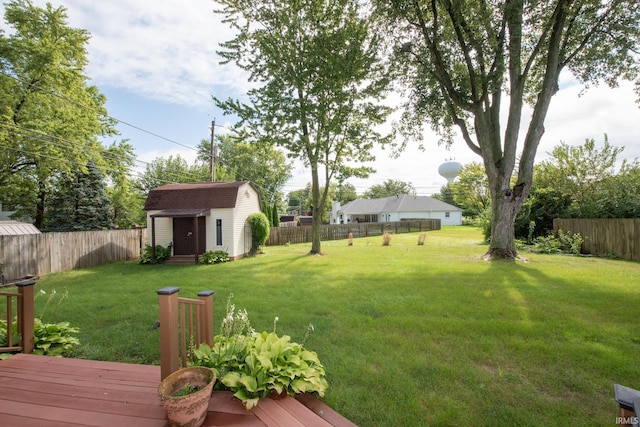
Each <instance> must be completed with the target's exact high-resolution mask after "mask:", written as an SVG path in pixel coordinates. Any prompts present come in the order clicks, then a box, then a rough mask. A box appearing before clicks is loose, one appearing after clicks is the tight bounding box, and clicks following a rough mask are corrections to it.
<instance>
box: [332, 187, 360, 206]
mask: <svg viewBox="0 0 640 427" xmlns="http://www.w3.org/2000/svg"><path fill="white" fill-rule="evenodd" d="M357 198H358V192H357V191H356V187H355V185H353V184H351V183H348V182H345V183H339V184H338V187H337V188H336V200H337V201H339V202H340V204H341V205H346V204H347V203H349V202H351V201H353V200H355V199H357Z"/></svg>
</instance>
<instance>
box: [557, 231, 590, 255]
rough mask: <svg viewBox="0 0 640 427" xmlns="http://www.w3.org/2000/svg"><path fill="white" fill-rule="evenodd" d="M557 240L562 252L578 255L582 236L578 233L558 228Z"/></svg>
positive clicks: (582, 241)
mask: <svg viewBox="0 0 640 427" xmlns="http://www.w3.org/2000/svg"><path fill="white" fill-rule="evenodd" d="M558 241H559V242H560V247H561V249H562V251H563V252H566V253H569V254H573V255H580V253H581V249H582V243H584V238H583V237H582V235H581V234H580V233H572V232H570V231H568V232H566V233H565V232H564V231H562V230H558Z"/></svg>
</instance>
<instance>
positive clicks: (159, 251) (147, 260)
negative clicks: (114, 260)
mask: <svg viewBox="0 0 640 427" xmlns="http://www.w3.org/2000/svg"><path fill="white" fill-rule="evenodd" d="M172 248H173V243H169V246H167V247H164V246H162V245H156V262H157V263H162V262H164V261H165V260H166V259H167V258H169V257H170V256H171V249H172ZM152 262H153V247H152V246H151V245H145V247H144V251H143V252H142V255H141V256H140V260H139V263H140V264H151V263H152Z"/></svg>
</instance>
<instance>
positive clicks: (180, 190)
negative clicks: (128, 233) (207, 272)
mask: <svg viewBox="0 0 640 427" xmlns="http://www.w3.org/2000/svg"><path fill="white" fill-rule="evenodd" d="M144 209H145V210H146V211H147V227H148V229H150V231H151V242H149V244H150V245H152V246H155V245H162V246H168V245H169V244H170V243H172V244H173V256H174V257H182V258H187V259H188V260H190V259H193V260H194V263H197V262H198V261H197V260H198V255H200V254H203V253H205V252H207V251H217V250H223V251H225V252H227V253H228V254H229V257H230V258H232V259H236V258H240V257H242V256H244V255H246V254H247V253H248V252H249V250H250V249H251V233H250V231H249V232H248V235H247V231H246V230H245V226H246V224H247V218H248V217H249V215H251V214H253V213H257V212H261V211H262V202H261V201H260V194H259V192H258V189H257V188H256V187H255V185H254V184H253V183H251V182H249V181H237V182H202V183H193V184H168V185H163V186H161V187H158V188H155V189H153V190H151V191H150V192H149V195H148V196H147V201H146V203H145V205H144ZM191 257H193V258H191Z"/></svg>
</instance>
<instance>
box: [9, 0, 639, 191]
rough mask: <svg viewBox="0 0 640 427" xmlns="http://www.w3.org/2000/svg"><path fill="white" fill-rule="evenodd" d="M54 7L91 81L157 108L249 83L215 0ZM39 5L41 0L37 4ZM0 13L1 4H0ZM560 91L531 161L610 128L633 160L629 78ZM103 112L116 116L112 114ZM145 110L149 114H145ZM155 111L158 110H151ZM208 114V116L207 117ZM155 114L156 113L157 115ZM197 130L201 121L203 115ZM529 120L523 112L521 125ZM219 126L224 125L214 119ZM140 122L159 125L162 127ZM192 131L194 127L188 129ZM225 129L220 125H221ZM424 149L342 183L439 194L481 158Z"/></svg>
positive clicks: (206, 99)
mask: <svg viewBox="0 0 640 427" xmlns="http://www.w3.org/2000/svg"><path fill="white" fill-rule="evenodd" d="M49 1H52V2H53V4H54V7H56V6H59V5H63V6H65V7H66V8H67V9H68V15H69V23H70V25H71V26H74V27H78V28H85V29H87V30H88V31H89V32H90V33H91V34H92V39H91V41H90V44H89V46H88V51H89V60H90V65H89V69H88V71H87V73H88V75H89V76H90V77H91V78H92V80H93V83H94V84H96V85H98V87H101V88H102V87H111V88H117V89H120V90H122V91H123V92H128V93H129V94H133V95H136V96H139V97H144V98H148V99H152V100H155V101H157V103H158V105H159V106H161V105H162V104H169V103H172V104H174V105H179V106H181V107H184V109H185V110H188V109H191V110H192V111H194V114H192V115H194V116H195V115H196V112H195V110H199V112H202V111H203V110H207V109H210V108H211V105H212V103H211V94H215V95H217V96H219V97H221V98H226V97H227V96H232V97H241V96H242V95H244V93H245V91H246V88H247V86H248V83H247V75H246V73H244V72H242V71H241V70H239V69H238V68H237V67H235V66H233V65H227V66H221V65H219V61H220V58H219V57H218V55H217V54H216V50H217V49H219V43H220V42H222V41H225V40H229V39H231V38H232V36H233V33H232V31H231V30H230V29H229V28H228V26H227V25H226V24H222V23H221V22H220V21H221V17H220V16H219V15H216V14H214V13H213V9H214V7H215V2H213V1H212V0H188V1H184V0H135V1H131V0H111V1H102V2H98V1H92V2H89V1H86V0H57V1H56V0H49ZM34 4H36V5H38V6H43V5H44V4H45V0H34ZM0 10H1V11H2V12H4V7H3V6H0ZM561 88H562V90H560V91H559V93H558V94H557V95H556V96H555V97H554V99H553V100H552V103H551V108H550V110H549V113H548V116H547V121H546V126H545V127H546V132H545V134H544V136H543V139H542V141H541V144H540V147H539V149H538V157H537V160H538V161H540V160H542V159H543V158H545V157H546V154H545V153H546V152H548V151H551V149H552V148H553V147H554V146H556V145H558V144H559V143H560V141H565V142H566V143H568V144H571V145H577V144H582V143H583V142H584V140H585V139H586V138H594V139H596V142H598V143H601V141H602V135H603V134H604V133H607V134H608V136H609V141H610V142H611V144H613V145H616V146H621V145H624V146H626V149H625V151H624V152H623V155H624V156H625V157H626V158H629V159H631V158H635V157H640V144H639V143H640V141H639V140H638V139H639V138H640V110H639V109H638V106H637V104H635V94H634V92H633V90H632V85H631V84H626V83H625V84H621V87H620V88H618V89H614V90H612V89H609V88H606V87H597V88H592V89H591V90H589V91H587V92H586V94H584V95H583V96H582V97H579V96H578V95H579V93H580V86H579V85H577V84H576V82H575V81H574V80H573V79H572V78H571V76H569V75H565V76H563V79H562V81H561ZM110 113H111V114H113V115H114V116H116V117H120V115H119V112H118V111H111V110H110ZM145 113H146V116H144V114H145ZM141 117H144V118H145V119H146V118H149V117H151V118H153V117H154V115H153V114H150V113H149V112H141V114H140V117H129V116H125V117H121V118H123V119H126V120H127V121H130V122H132V123H134V124H139V123H141V122H143V120H142V118H141ZM158 117H160V116H158ZM211 118H212V117H208V118H207V120H210V119H211ZM159 120H161V119H159ZM201 123H202V124H201V125H200V126H201V127H203V128H204V126H206V125H207V121H206V120H201ZM527 123H528V117H526V116H525V117H523V126H526V124H527ZM219 124H224V123H223V121H222V120H220V122H219ZM150 126H151V125H148V126H146V128H147V129H148V130H150V131H155V132H156V133H162V131H158V130H157V129H158V128H161V124H160V123H157V124H154V125H153V127H150ZM183 127H184V129H181V132H182V136H183V137H182V138H180V140H184V141H190V140H191V141H199V140H200V138H202V137H206V135H203V134H202V133H200V134H198V133H197V131H196V132H195V134H193V135H190V134H189V132H190V131H192V129H187V128H186V127H188V126H185V125H184V124H183ZM192 127H193V126H192ZM220 131H223V129H220ZM427 135H428V136H427V137H426V138H425V145H426V150H425V151H424V152H423V151H420V150H418V149H417V147H416V146H415V144H414V145H410V146H409V147H407V149H406V151H405V152H404V153H403V154H402V155H401V156H400V157H399V158H398V159H391V158H389V153H388V152H387V151H382V150H377V151H376V157H377V161H376V162H375V164H374V165H373V166H374V167H375V168H376V169H377V171H378V172H377V173H376V174H374V175H372V176H371V177H370V178H369V179H367V180H349V182H351V183H353V184H354V185H355V186H356V187H357V189H358V191H359V192H362V191H364V190H366V189H367V188H369V187H370V186H371V185H373V184H380V183H382V182H384V181H385V180H387V179H398V180H402V181H408V182H412V183H413V185H414V187H415V188H416V189H417V190H418V193H419V194H431V193H433V192H437V191H439V189H440V187H441V186H442V185H443V184H444V183H445V182H446V180H445V179H444V178H442V177H440V176H439V175H438V173H437V169H438V166H439V165H440V164H441V163H442V162H443V161H445V160H446V159H449V158H455V159H456V160H457V161H459V162H461V163H469V162H471V161H480V158H479V157H478V156H476V155H475V154H473V153H472V152H471V151H470V150H469V148H468V147H466V145H465V144H464V143H463V142H462V141H461V140H458V141H456V142H455V143H454V145H453V147H452V148H451V150H450V151H447V150H446V149H445V148H443V147H439V146H438V145H437V137H435V136H433V135H431V134H427ZM132 140H133V141H134V142H137V144H138V145H137V148H138V149H139V150H140V149H142V150H144V147H143V145H150V146H151V145H152V147H148V149H147V150H146V151H138V156H139V157H140V158H141V159H142V160H147V161H150V160H153V159H154V158H155V157H160V156H163V157H167V156H168V155H171V154H181V155H182V156H183V157H186V158H189V156H190V155H192V152H191V153H190V152H189V151H188V150H182V149H180V148H177V149H176V147H170V148H169V149H157V150H156V147H157V146H158V143H157V142H156V143H155V144H151V143H148V144H147V143H144V144H143V143H141V142H138V141H141V140H142V138H138V137H132ZM297 165H298V168H297V169H296V171H295V172H294V177H293V178H292V180H291V181H290V183H289V185H287V188H286V189H285V191H291V190H294V189H298V188H303V187H304V186H305V185H306V183H307V182H309V181H310V174H309V172H308V171H306V170H305V169H304V168H303V167H302V165H301V163H300V162H298V163H297Z"/></svg>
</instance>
